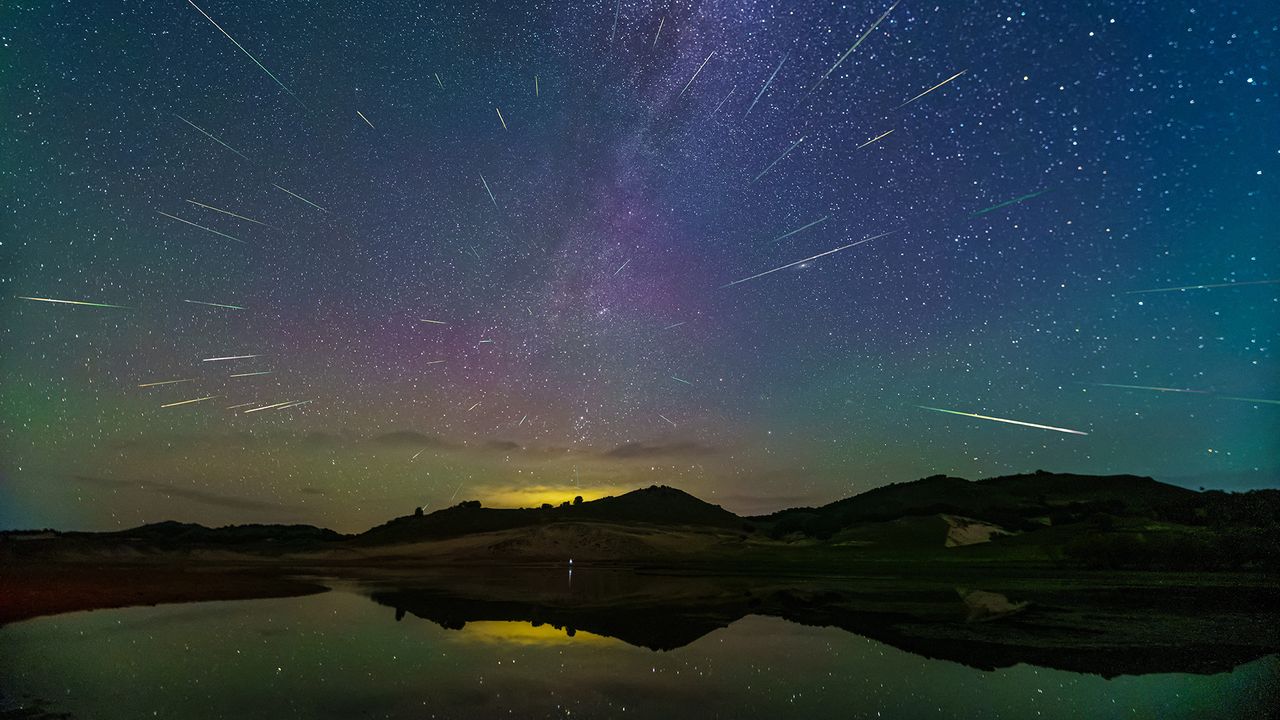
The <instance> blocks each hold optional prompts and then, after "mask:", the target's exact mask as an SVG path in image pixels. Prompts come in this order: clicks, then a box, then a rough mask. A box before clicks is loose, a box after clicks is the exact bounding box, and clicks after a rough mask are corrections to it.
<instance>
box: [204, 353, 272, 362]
mask: <svg viewBox="0 0 1280 720" xmlns="http://www.w3.org/2000/svg"><path fill="white" fill-rule="evenodd" d="M256 357H262V356H261V355H228V356H226V357H212V358H205V359H203V360H201V361H200V362H219V361H221V360H246V359H248V358H256Z"/></svg>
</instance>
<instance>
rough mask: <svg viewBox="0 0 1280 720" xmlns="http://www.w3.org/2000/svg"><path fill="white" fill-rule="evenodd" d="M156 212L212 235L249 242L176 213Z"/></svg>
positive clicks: (243, 242)
mask: <svg viewBox="0 0 1280 720" xmlns="http://www.w3.org/2000/svg"><path fill="white" fill-rule="evenodd" d="M156 212H158V213H160V214H161V215H163V216H165V217H167V218H172V219H174V220H177V221H178V222H181V223H186V224H188V225H190V226H191V227H198V228H200V229H201V230H204V231H205V232H211V233H213V234H214V235H217V236H219V237H224V238H226V239H228V240H235V241H236V242H238V243H240V244H241V245H248V244H249V243H247V242H245V241H243V240H241V239H240V238H238V237H231V236H230V235H228V234H226V233H222V232H218V231H217V230H214V229H213V228H207V227H205V226H203V225H197V224H196V223H193V222H191V221H190V220H183V219H182V218H180V217H178V216H177V215H170V214H169V213H167V212H164V211H163V210H157V211H156Z"/></svg>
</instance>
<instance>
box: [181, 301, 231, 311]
mask: <svg viewBox="0 0 1280 720" xmlns="http://www.w3.org/2000/svg"><path fill="white" fill-rule="evenodd" d="M182 302H184V303H191V304H192V305H208V306H209V307H220V308H228V309H230V310H244V308H242V307H240V306H239V305H223V304H222V303H211V302H201V301H200V300H183V301H182Z"/></svg>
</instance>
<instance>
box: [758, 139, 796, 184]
mask: <svg viewBox="0 0 1280 720" xmlns="http://www.w3.org/2000/svg"><path fill="white" fill-rule="evenodd" d="M802 142H804V136H803V135H802V136H801V137H800V139H799V140H797V141H795V142H793V143H791V147H789V148H787V150H786V152H784V153H782V154H781V155H779V156H778V159H777V160H774V161H773V162H771V163H769V166H768V167H766V168H765V169H763V170H761V171H760V174H759V175H757V176H755V177H753V178H751V182H755V181H757V180H759V179H760V178H761V177H762V176H763V175H764V174H765V173H767V172H769V171H770V170H772V169H773V166H774V165H777V164H778V163H779V162H781V161H782V158H784V157H786V156H787V155H789V154H790V153H791V151H792V150H795V149H796V146H797V145H799V144H800V143H802Z"/></svg>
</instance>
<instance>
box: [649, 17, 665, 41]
mask: <svg viewBox="0 0 1280 720" xmlns="http://www.w3.org/2000/svg"><path fill="white" fill-rule="evenodd" d="M666 21H667V17H666V16H665V15H663V16H662V19H661V20H659V21H658V32H656V33H654V34H653V45H651V46H650V49H653V48H656V47H658V36H659V35H661V34H662V25H663V23H665V22H666Z"/></svg>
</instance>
